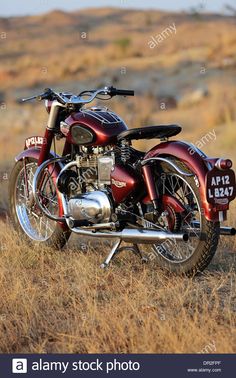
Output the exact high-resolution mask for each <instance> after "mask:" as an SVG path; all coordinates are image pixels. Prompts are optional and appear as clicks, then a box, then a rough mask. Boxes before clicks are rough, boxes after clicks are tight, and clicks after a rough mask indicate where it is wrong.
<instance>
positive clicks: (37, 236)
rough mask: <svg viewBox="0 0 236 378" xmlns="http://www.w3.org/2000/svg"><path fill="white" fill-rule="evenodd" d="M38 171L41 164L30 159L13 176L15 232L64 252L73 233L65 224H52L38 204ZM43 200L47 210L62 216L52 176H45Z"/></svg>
mask: <svg viewBox="0 0 236 378" xmlns="http://www.w3.org/2000/svg"><path fill="white" fill-rule="evenodd" d="M37 167H38V165H37V160H35V159H33V158H28V159H27V160H25V163H23V161H18V162H17V163H16V164H15V166H14V168H13V170H12V172H11V176H10V182H9V207H10V208H9V210H10V217H11V221H12V224H13V226H14V228H15V229H16V230H17V231H18V232H19V233H20V234H21V235H22V236H24V238H25V239H26V240H27V241H29V242H33V243H43V244H44V245H46V246H49V247H56V248H59V249H60V248H62V247H63V246H64V245H65V243H66V242H67V240H68V239H69V236H70V232H69V230H68V229H67V228H65V226H64V225H63V224H60V223H57V222H55V221H53V220H50V219H49V218H48V217H47V216H46V215H45V214H43V213H42V212H41V211H40V209H39V208H38V207H37V205H36V204H35V201H34V198H33V194H32V183H33V178H34V174H35V171H36V169H37ZM42 196H44V198H45V201H47V202H46V207H47V209H48V210H49V211H50V212H51V213H52V214H54V215H58V212H59V205H58V197H57V191H56V188H55V182H54V180H53V178H52V177H51V176H50V174H49V173H48V174H47V173H45V177H44V184H43V188H42Z"/></svg>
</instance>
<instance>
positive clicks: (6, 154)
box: [0, 8, 236, 169]
mask: <svg viewBox="0 0 236 378" xmlns="http://www.w3.org/2000/svg"><path fill="white" fill-rule="evenodd" d="M235 25H236V20H235V17H232V16H228V17H226V16H219V15H214V14H205V15H202V14H198V13H196V12H195V13H193V14H187V13H168V12H160V11H154V10H152V11H140V10H136V11H135V10H121V9H115V8H99V9H87V10H83V11H79V12H75V13H66V12H62V11H54V12H51V13H49V14H44V15H39V16H31V17H12V18H8V19H6V18H0V80H1V88H0V111H1V120H0V122H1V128H0V141H1V149H0V159H1V167H4V169H5V168H6V167H8V166H10V165H11V164H12V162H13V158H14V155H15V154H16V153H17V152H18V151H20V150H21V149H22V147H23V142H24V138H25V137H26V136H29V135H31V134H32V135H35V134H37V133H39V134H41V133H42V132H43V128H44V126H45V123H46V121H47V114H46V112H45V111H44V108H43V106H42V104H35V103H34V104H29V105H20V104H19V101H18V100H19V98H21V97H23V96H27V95H31V94H35V93H36V94H37V93H39V92H40V91H41V90H42V89H44V88H45V87H48V86H51V87H53V88H54V89H57V90H67V91H74V92H75V93H77V92H79V91H81V90H83V89H89V88H94V87H97V86H102V85H105V84H106V85H109V84H113V85H114V86H117V87H121V88H133V89H135V91H136V97H135V98H134V99H130V98H128V99H124V98H119V99H118V98H116V99H113V100H112V101H111V102H110V103H106V105H107V104H109V105H108V106H110V107H111V108H113V110H115V111H117V112H118V113H119V114H120V115H121V117H122V118H123V119H124V120H125V121H126V122H127V124H128V125H129V126H130V127H139V126H144V125H145V124H146V125H151V124H159V123H168V122H169V123H179V124H181V125H182V127H183V134H182V138H183V139H186V140H189V141H190V142H192V143H195V144H196V143H197V142H198V141H199V140H201V138H202V137H204V136H205V135H206V134H207V133H209V132H211V131H212V130H213V129H214V131H215V133H216V140H214V141H212V140H210V141H209V142H208V143H205V144H204V146H203V150H204V151H206V152H209V153H211V154H212V155H220V156H222V155H224V154H227V155H228V156H229V157H231V158H233V159H235V157H236V155H235V147H234V146H235V140H236V131H235V130H236V127H235V126H236V123H235V119H236V110H235V100H236V94H235V84H236V75H235V73H236V28H235ZM171 26H172V29H171ZM173 27H175V32H174V31H173ZM160 35H161V36H162V38H161V37H160ZM153 38H154V39H153ZM157 39H158V41H159V42H158V43H157V44H156V45H155V46H154V47H153V46H152V47H153V48H150V46H151V45H150V41H153V40H157ZM148 143H149V144H148V145H146V144H145V143H142V142H139V143H138V144H137V145H136V146H137V147H140V148H142V149H147V148H148V147H149V146H150V142H148ZM154 143H156V141H154ZM235 160H236V159H235ZM2 169H3V168H2Z"/></svg>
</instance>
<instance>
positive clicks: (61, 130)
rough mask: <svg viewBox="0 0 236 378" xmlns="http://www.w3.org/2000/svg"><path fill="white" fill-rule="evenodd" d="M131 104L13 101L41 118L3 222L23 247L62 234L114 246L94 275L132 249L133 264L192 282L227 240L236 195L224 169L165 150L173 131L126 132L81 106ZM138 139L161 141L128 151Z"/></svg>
mask: <svg viewBox="0 0 236 378" xmlns="http://www.w3.org/2000/svg"><path fill="white" fill-rule="evenodd" d="M133 95H134V91H132V90H120V89H116V88H114V87H104V88H102V89H96V90H89V91H83V92H81V93H80V94H79V95H73V94H68V93H56V92H54V91H53V90H52V89H46V90H45V92H44V93H43V94H41V95H39V96H34V97H30V98H28V99H24V100H22V101H31V100H34V99H38V100H45V105H46V109H47V112H48V113H49V119H48V124H47V127H46V130H45V133H44V135H43V136H32V137H30V138H27V139H26V141H25V148H24V150H23V151H22V152H21V153H20V154H19V155H18V156H17V157H16V164H15V166H14V168H13V170H12V173H11V177H10V185H9V203H10V213H11V219H12V222H13V225H14V227H15V228H16V229H17V230H18V231H19V232H20V233H21V234H23V235H25V236H26V239H27V240H29V241H32V242H34V243H35V242H36V243H39V242H40V243H43V244H45V245H48V246H55V247H57V248H62V247H63V246H64V244H65V243H66V242H67V240H68V238H69V236H70V234H71V232H74V233H76V234H78V235H80V237H81V238H83V237H84V238H87V237H93V238H105V239H107V240H108V239H114V245H113V247H112V249H111V252H110V253H109V255H108V257H107V258H106V260H105V261H104V263H103V264H102V265H101V266H102V267H106V266H107V265H108V264H109V262H110V261H111V259H112V258H113V257H114V256H115V255H117V254H118V252H120V251H122V250H131V251H133V252H134V253H135V254H136V255H137V256H140V257H141V259H142V261H150V260H153V261H152V263H151V264H150V265H152V264H153V263H154V262H156V263H157V264H158V265H159V266H160V267H162V268H164V269H167V270H169V271H170V272H173V273H176V274H185V275H188V276H193V275H195V274H196V273H198V272H200V271H203V270H204V268H206V266H207V265H208V264H209V262H210V261H211V259H212V257H213V255H214V253H215V251H216V249H217V244H218V241H219V237H220V235H235V229H234V228H232V227H222V226H220V222H222V221H224V220H226V216H227V210H228V209H229V203H230V201H232V200H234V198H235V196H236V188H235V174H234V172H233V170H232V169H231V167H232V162H231V160H229V159H223V158H210V157H207V156H206V155H205V154H204V153H203V152H202V151H200V150H199V149H197V148H196V147H194V146H193V145H191V144H188V143H186V142H182V141H169V138H171V137H174V136H176V135H177V134H179V133H180V131H181V127H180V126H178V125H160V126H146V127H142V128H135V129H128V128H127V126H126V124H125V123H124V121H123V120H122V119H121V118H120V117H119V116H118V115H117V114H115V113H114V112H113V111H111V110H109V109H107V108H105V107H101V106H96V107H85V105H86V104H89V103H91V102H92V101H93V100H95V99H96V98H97V99H104V100H105V99H106V100H107V99H110V98H112V97H114V96H133ZM62 138H64V139H65V143H64V147H63V151H62V153H61V155H58V154H57V153H56V140H60V139H62ZM139 139H160V141H161V142H160V144H158V145H156V146H155V147H154V148H152V149H151V150H149V151H148V152H145V153H144V152H142V151H138V150H137V149H135V148H134V147H132V141H133V140H139ZM53 147H54V148H53ZM52 149H53V150H52ZM85 240H86V239H85ZM122 242H125V243H128V245H127V244H125V246H123V247H121V243H122ZM140 245H143V248H144V250H145V248H146V250H147V251H146V253H145V255H144V254H143V249H142V248H141V249H140Z"/></svg>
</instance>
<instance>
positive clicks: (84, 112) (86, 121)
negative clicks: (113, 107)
mask: <svg viewBox="0 0 236 378" xmlns="http://www.w3.org/2000/svg"><path fill="white" fill-rule="evenodd" d="M127 129H128V127H127V126H126V124H125V123H124V122H123V120H122V119H121V118H120V117H118V115H116V114H115V113H114V112H112V111H110V110H107V109H105V108H97V107H93V108H90V109H81V111H79V112H77V113H73V114H71V115H70V116H69V117H68V118H67V119H66V120H65V122H62V123H61V132H62V133H63V134H64V135H65V136H66V137H67V141H68V142H70V143H73V144H77V145H84V146H106V145H109V144H114V143H116V138H117V135H118V134H120V133H121V132H122V131H125V130H127Z"/></svg>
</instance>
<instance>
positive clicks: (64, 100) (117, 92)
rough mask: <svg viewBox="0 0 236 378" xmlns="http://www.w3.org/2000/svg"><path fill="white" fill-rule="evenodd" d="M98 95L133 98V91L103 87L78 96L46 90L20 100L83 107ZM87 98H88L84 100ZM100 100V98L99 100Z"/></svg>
mask: <svg viewBox="0 0 236 378" xmlns="http://www.w3.org/2000/svg"><path fill="white" fill-rule="evenodd" d="M98 95H108V96H110V98H112V97H114V96H134V91H133V90H127V89H116V88H114V87H104V88H100V89H93V90H89V91H83V92H81V93H80V94H79V95H73V94H66V93H56V92H54V91H53V90H52V89H50V88H46V89H45V91H44V93H42V94H40V95H36V96H32V97H28V98H24V99H22V102H27V101H32V100H38V101H42V100H58V101H59V102H60V103H61V104H63V105H81V106H82V105H84V104H88V103H90V102H92V101H93V100H94V99H95V98H96V97H97V96H98ZM85 96H88V98H84V97H85ZM100 99H101V98H100Z"/></svg>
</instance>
